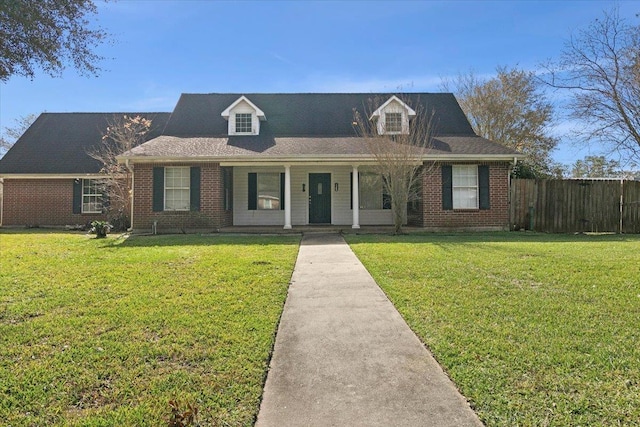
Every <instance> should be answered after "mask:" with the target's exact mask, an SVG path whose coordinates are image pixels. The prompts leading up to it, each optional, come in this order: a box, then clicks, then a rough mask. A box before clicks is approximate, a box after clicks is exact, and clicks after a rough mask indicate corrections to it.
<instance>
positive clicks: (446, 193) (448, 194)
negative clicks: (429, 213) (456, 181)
mask: <svg viewBox="0 0 640 427" xmlns="http://www.w3.org/2000/svg"><path fill="white" fill-rule="evenodd" d="M442 209H443V210H445V211H450V210H452V209H453V169H452V167H451V166H450V165H443V166H442Z"/></svg>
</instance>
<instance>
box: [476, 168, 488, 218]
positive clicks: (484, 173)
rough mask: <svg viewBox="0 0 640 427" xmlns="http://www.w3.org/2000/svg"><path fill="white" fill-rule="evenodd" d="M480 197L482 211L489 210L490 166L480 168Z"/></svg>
mask: <svg viewBox="0 0 640 427" xmlns="http://www.w3.org/2000/svg"><path fill="white" fill-rule="evenodd" d="M478 193H479V194H478V196H479V199H480V200H479V202H480V203H479V207H480V209H489V208H490V205H489V199H490V198H489V166H487V165H482V166H478Z"/></svg>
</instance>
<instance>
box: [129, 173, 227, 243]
mask: <svg viewBox="0 0 640 427" xmlns="http://www.w3.org/2000/svg"><path fill="white" fill-rule="evenodd" d="M162 166H167V165H166V164H162V163H158V164H153V163H137V164H135V166H134V168H135V169H134V189H133V194H134V196H133V198H134V208H133V209H134V211H133V229H134V230H136V231H149V230H151V229H152V227H153V223H154V222H156V223H157V231H158V232H159V233H164V232H172V231H186V230H193V229H203V230H211V231H214V230H216V229H219V228H221V227H225V226H228V225H232V222H233V216H232V212H231V211H225V210H224V205H223V184H222V169H221V167H220V164H219V163H179V164H174V163H172V164H171V166H198V167H200V210H199V211H188V212H181V211H178V212H176V211H166V212H154V211H153V168H154V167H162Z"/></svg>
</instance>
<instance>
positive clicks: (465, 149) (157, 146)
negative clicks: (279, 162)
mask: <svg viewBox="0 0 640 427" xmlns="http://www.w3.org/2000/svg"><path fill="white" fill-rule="evenodd" d="M370 154H371V151H370V150H369V148H368V144H367V141H366V139H364V138H360V137H325V138H322V137H297V138H294V137H283V138H270V139H267V138H260V139H256V137H254V136H235V137H224V138H216V137H177V136H167V135H163V136H160V137H158V138H155V139H153V140H151V141H149V142H147V143H145V144H142V145H140V146H138V147H136V148H134V149H133V150H131V152H130V153H127V154H126V155H125V157H142V158H144V157H152V158H161V157H167V158H187V157H190V158H198V157H200V158H234V159H246V160H249V159H252V160H254V159H265V160H268V159H269V158H283V157H284V158H289V157H315V158H332V157H350V156H351V157H360V156H367V157H368V156H370ZM425 154H426V155H427V156H460V155H470V154H471V155H473V154H478V155H487V156H491V155H507V156H508V155H512V154H514V152H513V151H512V150H511V149H509V148H506V147H503V146H502V145H500V144H496V143H494V142H491V141H488V140H486V139H484V138H481V137H479V136H475V135H473V136H448V137H439V138H434V140H433V144H432V146H431V147H430V148H429V149H428V150H426V152H425Z"/></svg>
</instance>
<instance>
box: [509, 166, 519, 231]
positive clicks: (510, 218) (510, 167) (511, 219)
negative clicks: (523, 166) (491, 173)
mask: <svg viewBox="0 0 640 427" xmlns="http://www.w3.org/2000/svg"><path fill="white" fill-rule="evenodd" d="M517 163H518V158H517V157H515V156H514V157H513V164H512V165H510V166H509V170H508V171H507V191H508V194H509V195H508V197H507V203H508V205H509V224H508V229H509V231H513V230H515V227H514V228H513V229H512V228H511V227H513V225H514V224H513V198H512V191H511V180H512V178H511V172H513V168H515V167H516V164H517Z"/></svg>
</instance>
